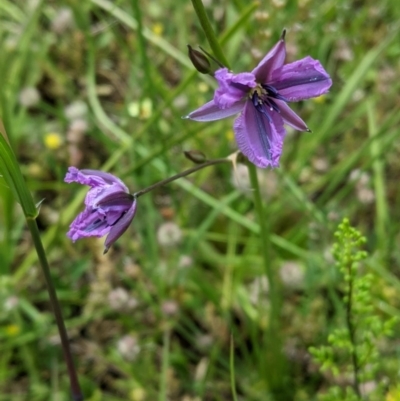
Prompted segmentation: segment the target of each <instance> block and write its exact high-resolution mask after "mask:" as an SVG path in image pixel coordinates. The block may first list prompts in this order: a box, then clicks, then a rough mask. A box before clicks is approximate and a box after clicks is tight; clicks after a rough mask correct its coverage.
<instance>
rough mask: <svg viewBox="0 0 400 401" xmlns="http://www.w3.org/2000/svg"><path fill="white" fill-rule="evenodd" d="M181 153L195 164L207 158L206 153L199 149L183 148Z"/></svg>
mask: <svg viewBox="0 0 400 401" xmlns="http://www.w3.org/2000/svg"><path fill="white" fill-rule="evenodd" d="M183 153H184V155H185V156H186V158H187V159H189V160H191V161H192V162H193V163H196V164H201V163H204V162H205V161H206V160H207V158H206V155H205V154H204V153H203V152H200V150H185V151H184V152H183Z"/></svg>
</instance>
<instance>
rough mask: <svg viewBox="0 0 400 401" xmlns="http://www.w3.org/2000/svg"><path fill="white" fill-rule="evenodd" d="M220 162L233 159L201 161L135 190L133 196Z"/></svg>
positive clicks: (228, 161)
mask: <svg viewBox="0 0 400 401" xmlns="http://www.w3.org/2000/svg"><path fill="white" fill-rule="evenodd" d="M220 163H232V162H231V160H229V159H225V158H224V159H214V160H209V161H207V162H205V163H201V164H199V165H197V166H194V167H192V168H190V169H189V170H185V171H182V172H181V173H178V174H175V175H173V176H172V177H169V178H166V179H165V180H162V181H159V182H156V183H155V184H153V185H150V186H149V187H147V188H144V189H141V190H140V191H138V192H135V193H134V194H133V196H134V197H136V198H139V196H142V195H144V194H147V192H150V191H152V190H153V189H155V188H158V187H161V186H163V185H166V184H169V183H170V182H172V181H175V180H177V179H178V178H182V177H186V176H187V175H189V174H192V173H194V172H196V171H198V170H201V169H203V168H204V167H208V166H213V165H215V164H220Z"/></svg>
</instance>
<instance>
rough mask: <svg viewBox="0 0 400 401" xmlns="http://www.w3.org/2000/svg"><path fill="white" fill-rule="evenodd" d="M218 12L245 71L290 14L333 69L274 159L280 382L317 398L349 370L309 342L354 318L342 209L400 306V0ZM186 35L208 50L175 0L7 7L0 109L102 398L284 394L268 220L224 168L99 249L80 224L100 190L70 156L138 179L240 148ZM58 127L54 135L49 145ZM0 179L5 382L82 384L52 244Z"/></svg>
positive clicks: (199, 176)
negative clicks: (212, 110)
mask: <svg viewBox="0 0 400 401" xmlns="http://www.w3.org/2000/svg"><path fill="white" fill-rule="evenodd" d="M206 10H207V12H208V15H209V17H210V18H211V22H212V25H213V28H214V30H215V31H216V33H217V35H218V37H219V38H220V43H221V45H222V48H223V50H224V54H225V55H226V57H227V59H228V61H229V63H230V65H231V66H232V69H233V70H234V71H235V72H240V71H246V70H248V69H249V68H252V67H253V66H254V65H255V64H256V62H257V61H258V59H259V58H260V57H261V56H262V55H264V54H265V53H266V51H268V50H269V49H270V48H271V47H272V45H273V44H274V43H275V42H276V40H277V39H278V38H279V36H280V34H281V32H282V29H283V28H286V29H287V31H288V32H287V36H286V37H287V44H288V60H289V61H293V60H295V59H298V58H302V57H304V56H306V55H311V56H312V57H315V58H318V59H319V60H320V61H321V63H322V64H323V65H324V66H325V67H326V69H327V70H328V72H329V73H330V74H331V76H332V79H333V82H334V85H333V87H332V89H331V91H330V93H329V94H327V95H326V96H324V97H323V98H320V99H316V100H309V101H307V102H303V103H301V104H294V105H293V108H294V109H295V110H296V111H297V112H298V113H299V114H300V115H301V116H302V117H303V119H304V120H305V121H307V124H308V125H309V126H310V128H311V129H312V131H313V132H312V133H297V132H291V131H290V132H289V134H288V136H287V138H286V141H285V149H284V154H283V157H282V160H281V166H282V167H281V168H280V169H277V170H273V171H269V172H268V173H267V174H265V172H262V173H260V176H259V184H260V191H261V193H262V194H264V199H265V203H264V207H265V209H266V210H267V216H268V226H269V230H270V233H271V234H270V241H271V252H270V255H271V257H270V265H271V268H272V269H273V270H274V271H275V272H279V271H280V272H281V273H280V274H278V276H279V277H280V282H281V286H282V288H281V290H280V291H281V295H282V297H283V305H282V316H281V321H280V325H279V330H280V332H279V333H278V334H279V335H280V337H281V339H282V342H283V344H284V347H283V348H284V354H285V358H286V359H287V360H288V371H289V377H290V382H288V383H287V389H288V393H287V394H286V395H283V394H282V395H281V396H279V395H278V396H276V395H275V399H277V400H281V399H282V400H284V399H293V400H296V401H301V400H307V401H308V400H316V399H317V397H318V396H319V395H320V394H322V393H324V391H325V390H326V388H327V387H329V386H330V385H331V384H332V383H334V382H335V380H338V379H335V378H332V377H329V376H327V375H324V374H323V373H321V372H320V371H319V370H318V367H317V366H316V365H315V364H313V363H312V362H311V361H310V359H309V355H308V351H307V349H308V347H309V346H311V345H313V346H314V345H318V344H322V343H324V341H325V338H326V336H327V334H328V333H329V331H330V330H331V328H332V327H335V325H337V324H338V321H339V320H340V318H341V317H342V316H343V310H342V309H341V305H340V294H339V293H340V291H339V289H338V288H339V287H338V277H337V274H336V273H335V269H334V266H333V262H332V260H331V257H330V256H329V249H330V247H331V245H332V243H333V241H334V239H333V232H334V231H335V227H336V226H337V224H338V222H339V221H341V219H342V217H344V216H347V217H349V218H350V220H351V222H352V224H353V225H354V226H356V227H358V229H360V230H361V231H362V232H363V234H364V235H365V236H366V237H367V241H368V242H367V245H366V247H367V249H368V251H369V253H370V255H371V257H370V258H369V259H368V263H367V264H368V266H370V267H371V269H373V270H374V271H375V272H376V274H377V277H379V280H378V282H377V288H376V289H375V292H376V293H375V298H376V303H377V308H378V309H379V310H380V311H381V313H382V315H384V316H387V317H391V316H399V307H400V304H399V301H398V298H397V297H396V289H398V288H399V286H400V280H399V277H400V268H399V266H400V253H399V250H398V249H399V247H398V240H399V231H400V230H399V228H400V224H399V221H400V211H399V208H398V207H397V205H398V203H399V200H400V191H399V186H398V176H399V170H400V164H399V158H398V154H399V136H400V132H399V129H398V126H399V122H400V121H399V120H400V117H399V113H398V112H397V108H398V105H399V102H400V99H399V95H398V94H399V86H400V84H399V79H398V77H399V61H398V60H399V55H400V45H399V42H398V34H399V23H398V21H399V17H400V10H399V8H398V5H397V2H396V1H395V0H385V1H382V2H380V3H379V5H377V3H376V2H373V1H370V0H366V1H364V2H362V4H361V3H359V2H355V1H353V2H351V1H349V0H341V1H333V0H327V1H324V2H319V1H316V0H308V1H300V0H299V1H294V0H286V1H284V2H280V1H278V0H276V1H272V2H270V3H268V4H265V3H263V4H257V3H254V4H249V3H248V2H246V1H244V0H235V1H232V2H229V1H224V2H220V3H218V4H217V3H215V4H214V3H212V4H210V5H208V6H207V7H206ZM62 13H64V14H62ZM60 15H61V16H60ZM63 18H64V22H63V21H62V19H63ZM63 24H64V25H63ZM187 43H190V44H191V45H192V46H194V47H197V46H198V45H201V46H202V47H204V48H206V49H207V50H209V51H211V49H210V48H209V46H208V44H207V42H206V38H205V35H204V33H203V31H202V30H201V27H200V23H199V22H198V20H197V17H196V15H195V12H194V10H193V8H192V5H191V3H190V2H184V1H181V0H179V1H177V2H169V1H166V0H160V1H159V2H149V3H148V4H147V3H146V5H145V4H144V3H143V2H137V1H135V0H132V1H127V0H119V1H107V0H91V1H89V0H87V1H83V2H78V1H75V0H70V1H66V0H60V1H58V2H45V1H37V2H33V1H30V2H27V3H26V2H23V1H10V0H4V1H2V2H1V3H0V51H1V53H2V57H1V58H0V88H1V90H0V94H1V96H0V116H1V118H2V120H3V121H4V124H5V126H6V127H7V131H8V134H9V136H10V140H11V143H12V145H13V148H14V150H15V153H16V155H17V158H18V160H19V162H20V167H21V169H22V171H23V174H24V176H25V178H26V180H27V181H28V185H29V188H30V190H31V192H32V194H33V196H34V199H35V202H39V201H40V200H41V199H45V200H44V202H43V204H42V206H41V213H40V216H39V218H38V222H39V227H40V230H41V235H42V240H43V243H44V246H45V249H46V254H47V257H48V259H49V262H50V265H51V269H52V275H53V279H54V281H55V283H56V289H57V293H58V295H59V298H60V301H61V303H62V308H63V311H64V315H65V319H66V326H67V329H68V332H69V335H70V339H71V346H72V349H73V352H74V356H75V360H76V364H77V367H78V374H79V377H80V380H81V384H82V387H83V391H84V393H85V397H86V398H85V399H87V400H93V401H97V400H111V401H114V400H115V401H117V400H132V401H142V400H156V399H158V400H160V401H161V400H185V401H189V400H200V399H201V400H215V401H219V400H231V399H235V400H236V399H237V400H249V401H252V400H254V401H256V400H262V401H264V400H269V399H271V400H272V399H273V398H272V394H271V391H270V390H271V389H270V388H269V384H268V383H269V382H268V375H269V374H270V372H271V369H272V368H273V367H271V366H269V365H268V363H267V362H266V361H267V359H266V356H267V353H268V338H266V337H265V333H266V332H267V331H268V327H267V326H268V314H269V311H270V305H269V297H268V288H267V286H266V284H265V283H266V276H265V266H264V265H265V263H264V261H263V258H262V248H261V245H260V232H261V231H260V224H259V223H260V222H259V221H258V220H257V217H256V216H257V214H256V210H255V207H254V204H253V201H252V194H251V192H249V191H247V192H246V191H243V190H242V189H241V188H238V186H237V185H236V184H235V179H234V178H233V176H232V171H231V170H232V169H231V168H230V167H229V166H228V165H221V166H216V167H215V168H208V169H204V170H203V171H200V172H198V173H196V174H195V175H193V176H190V177H188V178H184V179H181V180H179V181H176V182H174V183H172V184H170V185H168V186H166V187H163V188H161V189H158V190H156V191H154V192H152V193H150V194H147V195H146V196H144V197H143V198H141V199H140V203H139V205H138V213H137V215H136V217H135V219H134V222H133V224H132V226H131V227H130V229H129V230H128V232H127V233H126V234H125V235H124V236H123V237H121V238H120V239H119V240H118V242H117V243H116V245H115V247H114V248H112V249H111V250H110V252H109V254H107V255H105V256H103V255H102V244H103V241H104V240H103V239H99V240H97V239H87V240H81V241H78V242H77V243H76V244H72V243H71V242H70V240H69V239H68V238H66V236H65V233H66V231H67V230H68V226H69V224H70V222H71V221H72V219H73V218H74V216H75V215H76V214H77V213H78V212H79V211H80V210H81V208H82V201H83V198H84V195H85V191H86V190H85V189H84V188H80V187H79V186H78V185H67V184H65V183H64V182H63V178H64V175H65V172H66V169H67V167H68V166H69V165H72V164H73V165H76V166H77V167H79V168H91V169H100V168H102V169H106V170H109V171H111V172H112V173H113V174H115V175H118V176H120V177H122V178H123V179H124V181H125V182H126V184H127V185H128V186H129V188H130V189H131V191H132V192H134V191H138V190H140V189H142V188H144V187H146V186H148V185H151V184H152V183H154V182H155V181H158V180H161V179H163V178H166V177H167V176H170V175H172V174H175V173H177V172H180V171H183V170H184V169H187V168H190V167H192V164H191V162H190V161H189V160H187V159H186V158H185V157H184V155H183V151H184V150H188V149H198V150H201V151H203V152H204V153H206V155H207V157H209V158H217V157H224V156H226V155H228V154H230V153H233V152H234V151H235V150H236V144H235V141H234V139H233V132H232V123H233V120H232V119H226V120H223V121H219V122H215V123H210V124H200V123H196V122H190V121H187V120H182V119H181V117H182V116H184V115H186V114H187V113H188V112H190V111H192V110H194V109H195V108H196V107H198V106H199V105H201V104H203V103H204V102H206V101H208V100H209V99H210V98H211V97H212V93H213V90H214V88H215V83H214V81H213V80H212V79H211V78H210V77H208V76H202V75H200V74H197V73H196V72H195V71H194V68H193V67H192V66H191V63H190V61H189V58H188V57H187V55H186V44H187ZM26 88H35V89H36V91H37V92H36V94H38V95H39V99H38V100H35V99H33V101H32V100H30V99H29V96H28V95H29V92H27V91H26ZM30 96H31V98H32V96H33V97H34V96H35V95H32V91H31V94H30ZM30 102H31V103H30ZM76 102H80V105H79V103H76ZM82 102H83V104H84V105H86V108H82ZM70 105H75V116H73V117H71V116H70V114H71V113H72V111H73V110H72V111H71V107H69V106H70ZM66 110H67V111H66ZM68 110H69V112H68ZM76 110H77V111H76ZM51 133H56V134H58V137H57V138H59V140H60V144H59V145H57V146H53V147H51V146H50V147H49V143H50V142H48V135H49V134H51ZM263 174H264V175H263ZM243 180H246V178H243ZM0 184H1V185H0V243H1V245H0V300H1V301H2V305H3V307H2V308H1V311H0V355H1V357H0V400H5V401H6V400H7V401H8V400H11V401H19V400H38V401H39V400H50V399H51V400H67V399H69V398H68V397H69V394H68V381H67V376H66V370H65V366H64V363H63V359H62V354H61V350H60V347H59V341H58V337H57V331H56V327H55V324H54V320H53V317H52V314H51V309H50V306H49V303H48V298H47V293H46V292H45V284H44V281H43V278H42V275H41V272H40V271H39V268H38V261H37V258H36V253H35V251H34V248H33V244H32V242H31V240H30V238H29V236H28V235H27V230H26V228H25V225H24V218H23V215H22V213H21V210H20V208H19V206H18V204H17V203H16V202H15V200H14V198H13V196H12V194H11V192H10V190H9V189H8V188H7V187H6V186H5V185H4V183H3V182H0ZM166 224H168V225H169V226H168V225H167V226H166ZM171 225H172V230H175V232H176V231H178V234H179V236H180V240H179V241H174V240H173V237H172V235H170V234H168V233H169V231H166V230H165V227H167V228H168V227H171ZM163 228H164V234H163V231H162V229H163ZM165 232H166V233H165ZM163 235H164V236H163ZM396 334H397V335H398V334H399V332H398V328H397V331H396ZM398 352H399V349H398V345H397V343H396V341H395V340H390V339H388V340H387V343H386V344H384V345H383V346H382V362H381V363H382V366H381V370H380V375H379V377H375V378H373V380H375V381H381V380H383V381H384V382H385V383H387V384H386V387H385V394H386V397H387V399H390V398H389V397H390V396H392V395H391V394H394V393H395V388H396V383H397V382H398V379H399V378H398V373H397V372H398V367H399V358H398Z"/></svg>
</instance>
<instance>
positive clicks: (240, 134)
mask: <svg viewBox="0 0 400 401" xmlns="http://www.w3.org/2000/svg"><path fill="white" fill-rule="evenodd" d="M284 38H285V31H284V32H283V34H282V37H281V39H280V40H279V42H278V43H277V44H276V45H275V46H274V47H273V48H272V50H271V51H270V52H269V53H268V54H267V55H266V56H265V57H264V58H263V59H262V60H261V61H260V63H259V64H258V66H257V67H256V68H255V69H254V70H253V71H252V72H242V73H239V74H233V73H232V72H230V71H229V70H228V69H227V68H220V69H219V70H217V71H216V72H215V78H216V80H217V81H218V84H219V88H218V89H217V90H216V91H215V93H214V99H213V100H211V101H210V102H208V103H206V104H205V105H203V106H202V107H200V108H199V109H197V110H195V111H193V112H191V113H190V114H189V115H188V116H187V117H186V118H189V119H191V120H196V121H214V120H220V119H222V118H225V117H229V116H232V115H234V114H237V113H239V112H241V114H240V115H239V116H238V117H237V119H236V120H235V123H234V131H235V136H236V141H237V144H238V147H239V149H240V150H241V152H242V153H243V154H244V155H245V156H247V158H248V159H249V160H250V161H251V162H252V163H253V164H255V165H256V166H258V167H268V166H271V167H277V166H279V159H280V156H281V153H282V146H283V140H284V138H285V135H286V131H285V128H284V127H283V124H284V123H286V124H288V125H290V126H292V127H293V128H294V129H296V130H299V131H309V129H308V127H307V125H306V124H305V122H304V121H303V120H302V119H301V118H300V117H299V116H298V115H297V114H296V113H295V112H294V111H293V110H291V108H290V107H289V106H288V105H287V103H288V102H298V101H300V100H304V99H309V98H311V97H316V96H320V95H322V94H323V93H326V92H327V91H328V89H329V88H330V86H331V85H332V80H331V78H330V77H329V75H328V73H327V72H326V71H325V70H324V68H323V67H322V65H321V64H320V62H319V61H317V60H314V59H312V58H311V57H305V58H303V59H301V60H298V61H295V62H293V63H290V64H284V62H285V57H286V47H285V41H284Z"/></svg>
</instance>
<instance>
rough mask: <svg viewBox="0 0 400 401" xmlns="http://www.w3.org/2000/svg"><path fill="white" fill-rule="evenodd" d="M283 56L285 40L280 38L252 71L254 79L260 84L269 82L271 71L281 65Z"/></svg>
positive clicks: (284, 55)
mask: <svg viewBox="0 0 400 401" xmlns="http://www.w3.org/2000/svg"><path fill="white" fill-rule="evenodd" d="M285 58H286V45H285V41H284V40H283V39H280V40H279V42H278V43H277V44H276V45H275V46H274V47H273V48H272V49H271V50H270V51H269V52H268V53H267V55H266V56H265V57H264V58H263V59H262V60H261V61H260V62H259V63H258V65H257V67H256V68H254V70H253V71H252V73H253V74H254V75H255V77H256V81H257V82H259V83H261V84H265V83H269V81H270V78H271V75H272V73H273V71H274V70H276V69H278V68H280V67H282V66H283V63H284V62H285Z"/></svg>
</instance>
